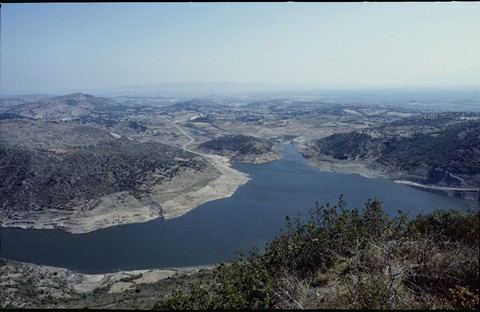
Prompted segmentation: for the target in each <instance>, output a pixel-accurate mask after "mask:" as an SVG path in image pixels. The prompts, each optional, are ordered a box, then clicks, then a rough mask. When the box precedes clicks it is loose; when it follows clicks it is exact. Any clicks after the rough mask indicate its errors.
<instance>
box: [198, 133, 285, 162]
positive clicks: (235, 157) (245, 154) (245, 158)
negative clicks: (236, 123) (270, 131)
mask: <svg viewBox="0 0 480 312" xmlns="http://www.w3.org/2000/svg"><path fill="white" fill-rule="evenodd" d="M198 148H199V150H200V151H202V152H205V153H211V154H216V155H222V156H226V157H228V158H230V159H231V160H232V161H235V162H240V163H255V164H259V163H265V162H269V161H272V160H276V159H280V158H281V157H282V155H281V153H280V151H281V149H280V148H279V147H278V146H275V145H274V144H273V143H272V142H270V141H268V140H264V139H259V138H255V137H252V136H245V135H226V136H222V137H219V138H215V139H212V140H209V141H206V142H203V143H201V144H200V145H199V146H198Z"/></svg>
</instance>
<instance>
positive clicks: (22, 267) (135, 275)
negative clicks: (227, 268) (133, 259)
mask: <svg viewBox="0 0 480 312" xmlns="http://www.w3.org/2000/svg"><path fill="white" fill-rule="evenodd" d="M0 262H1V265H0V273H1V274H0V287H2V288H3V289H4V293H3V294H2V300H1V302H0V308H5V307H6V306H7V305H12V306H14V307H18V308H21V307H22V305H24V304H25V302H22V301H19V300H21V299H19V298H18V297H17V295H16V291H18V290H17V288H25V287H30V288H31V289H34V292H35V293H36V296H40V297H41V296H42V294H43V296H44V297H47V293H48V296H49V297H50V298H51V299H52V300H54V299H62V300H66V301H68V299H70V298H72V297H75V298H77V299H78V297H79V295H80V296H81V295H82V294H87V293H92V292H95V291H97V290H100V289H102V292H103V291H104V292H106V293H108V294H111V295H113V294H121V293H124V292H128V291H133V290H136V289H138V287H142V285H147V284H154V283H157V282H159V281H162V280H165V279H169V278H182V277H185V276H190V275H193V274H196V273H199V272H201V271H204V270H207V271H208V270H211V269H212V268H213V266H195V267H184V268H183V267H182V268H168V269H145V270H131V271H119V272H112V273H100V274H86V273H78V272H75V271H72V270H69V269H65V268H59V267H53V266H47V265H37V264H33V263H24V262H18V261H14V260H8V259H4V258H0ZM25 280H28V281H29V285H28V286H25V285H24V284H22V283H23V281H25ZM21 291H24V290H21ZM39 291H40V292H39ZM37 299H38V298H37ZM30 304H31V303H30Z"/></svg>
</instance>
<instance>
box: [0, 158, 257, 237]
mask: <svg viewBox="0 0 480 312" xmlns="http://www.w3.org/2000/svg"><path fill="white" fill-rule="evenodd" d="M207 160H209V162H210V163H211V165H212V166H213V168H214V170H216V172H210V173H208V174H203V175H202V174H190V175H189V174H188V173H186V174H184V176H185V177H180V178H174V181H173V182H172V183H170V184H169V185H168V187H170V188H172V189H173V190H174V191H175V192H173V193H172V191H170V192H168V191H166V190H165V185H159V187H158V189H154V190H153V192H152V194H151V196H150V197H149V198H147V199H146V200H141V201H140V200H138V199H137V198H134V197H133V196H131V195H129V194H128V193H127V192H120V193H114V194H109V195H106V196H103V197H101V198H98V199H95V200H91V201H89V202H81V203H78V205H77V206H76V209H73V210H68V211H65V210H49V211H41V212H29V213H27V214H25V215H20V217H19V218H17V219H16V220H10V219H9V218H8V216H6V215H0V217H1V221H0V222H1V223H0V226H2V227H14V228H22V229H59V230H63V231H66V232H69V233H72V234H85V233H89V232H93V231H96V230H100V229H104V228H107V227H112V226H118V225H122V224H131V223H143V222H147V221H151V220H154V219H157V218H164V219H172V218H177V217H180V216H182V215H184V214H185V213H187V212H189V211H190V210H192V209H194V208H196V207H197V206H199V205H201V204H204V203H206V202H209V201H212V200H216V199H220V198H227V197H230V196H232V195H233V193H235V191H236V190H237V189H238V188H239V187H240V186H241V185H243V184H245V183H247V182H248V181H249V179H250V178H249V177H248V175H247V174H245V173H243V172H240V171H237V170H235V169H233V168H231V167H230V162H229V161H228V159H227V158H226V157H222V156H216V155H210V156H209V157H208V158H207ZM177 180H181V181H177ZM199 180H200V181H199ZM167 193H169V194H167ZM89 206H90V207H92V206H93V207H92V208H90V209H89V208H88V207H89ZM85 208H86V209H85Z"/></svg>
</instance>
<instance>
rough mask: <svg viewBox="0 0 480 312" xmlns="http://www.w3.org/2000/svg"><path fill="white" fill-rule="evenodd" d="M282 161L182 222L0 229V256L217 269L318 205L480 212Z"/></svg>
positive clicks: (292, 159) (258, 170) (295, 159)
mask: <svg viewBox="0 0 480 312" xmlns="http://www.w3.org/2000/svg"><path fill="white" fill-rule="evenodd" d="M284 148H285V150H284V157H283V159H281V160H277V161H273V162H270V163H267V164H262V165H248V164H234V165H233V167H234V168H235V169H237V170H240V171H243V172H246V173H248V174H249V175H250V177H251V178H252V179H251V180H250V181H249V182H248V183H246V184H244V185H243V186H241V187H240V188H239V189H238V190H237V191H236V192H235V193H234V194H233V195H232V196H231V197H229V198H224V199H219V200H215V201H211V202H208V203H205V204H203V205H200V206H198V207H197V208H195V209H193V210H192V211H190V212H189V213H187V214H185V215H184V216H182V217H179V218H176V219H172V220H160V219H158V220H153V221H150V222H146V223H139V224H128V225H121V226H116V227H111V228H106V229H103V230H98V231H95V232H92V233H87V234H77V235H74V234H70V233H66V232H63V231H59V230H23V229H15V228H1V229H0V235H1V238H0V239H1V250H0V257H5V258H9V259H13V260H17V261H23V262H29V263H36V264H44V265H50V266H56V267H63V268H68V269H71V270H74V271H77V272H82V273H107V272H114V271H120V270H137V269H152V268H158V269H161V268H179V267H189V266H199V265H212V264H216V263H219V262H222V261H226V260H229V259H234V258H235V257H236V252H243V253H248V251H249V250H250V249H251V247H254V246H256V247H258V248H259V249H260V250H262V247H263V246H264V244H265V243H266V242H267V241H269V240H271V239H272V238H274V236H275V235H278V234H279V233H280V229H281V228H282V227H283V226H284V224H285V222H284V221H285V216H286V215H289V216H291V217H296V216H297V215H298V214H300V215H302V216H306V215H307V213H308V211H309V210H310V209H312V208H313V207H315V202H318V203H319V204H325V203H327V202H330V203H331V204H335V203H337V200H338V197H339V196H340V194H344V199H345V200H346V202H347V207H348V208H355V207H356V208H363V206H364V203H365V202H366V201H367V200H368V199H375V198H377V199H380V200H381V201H383V209H384V211H385V212H387V213H388V214H389V215H392V216H394V215H396V213H397V210H403V211H408V212H409V215H410V217H415V216H416V215H418V214H419V213H421V212H423V213H429V212H431V211H433V210H434V209H446V208H454V209H457V210H466V209H478V203H477V202H476V201H468V200H463V199H456V198H448V197H443V196H440V195H436V194H432V193H428V192H423V191H420V190H417V189H414V188H411V187H408V186H404V185H400V184H397V183H394V182H392V181H389V180H382V179H368V178H364V177H362V176H359V175H355V174H339V173H329V172H320V171H318V170H317V169H315V168H313V167H311V166H309V165H307V164H306V163H305V162H304V159H303V157H302V156H301V155H300V154H299V153H298V152H297V151H295V149H294V148H293V146H291V145H284Z"/></svg>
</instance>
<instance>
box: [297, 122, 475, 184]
mask: <svg viewBox="0 0 480 312" xmlns="http://www.w3.org/2000/svg"><path fill="white" fill-rule="evenodd" d="M479 147H480V115H479V114H473V113H437V114H428V115H422V116H417V117H411V118H406V119H403V120H399V121H396V122H392V123H389V124H384V125H381V126H379V127H374V128H369V129H365V130H362V131H354V132H350V133H339V134H334V135H331V136H329V137H326V138H323V139H320V140H316V141H314V142H312V144H310V145H309V146H308V147H307V148H305V149H304V151H303V152H304V154H305V156H307V158H308V159H309V161H310V162H311V163H315V164H317V165H318V166H320V167H322V166H323V168H325V166H326V165H325V163H330V164H333V165H331V167H332V168H336V169H341V168H342V166H343V167H344V168H349V165H350V168H352V166H353V167H356V168H357V169H356V172H357V173H364V175H367V176H368V175H371V176H377V177H386V178H392V179H402V180H408V181H412V182H417V183H421V184H425V185H435V186H445V187H455V188H478V183H479V179H480V172H479V170H478V168H480V148H479ZM322 163H323V164H322ZM338 171H341V170H338Z"/></svg>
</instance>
